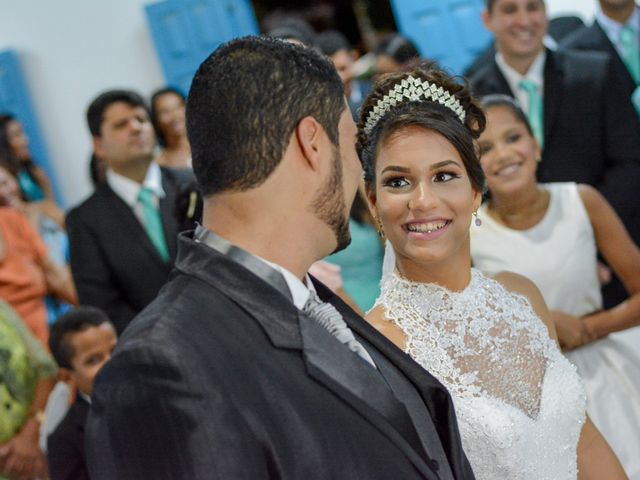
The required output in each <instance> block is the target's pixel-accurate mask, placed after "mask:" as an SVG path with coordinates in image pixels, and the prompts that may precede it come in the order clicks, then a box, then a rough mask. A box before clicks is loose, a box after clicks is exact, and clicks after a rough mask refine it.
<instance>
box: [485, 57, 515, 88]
mask: <svg viewBox="0 0 640 480" xmlns="http://www.w3.org/2000/svg"><path fill="white" fill-rule="evenodd" d="M491 69H492V75H488V76H487V85H486V89H485V94H487V93H501V94H503V95H509V96H510V97H515V92H513V91H512V90H511V87H510V86H509V82H507V79H506V78H504V75H503V74H502V71H501V70H500V67H498V64H497V63H496V61H495V59H494V60H493V61H492V62H491Z"/></svg>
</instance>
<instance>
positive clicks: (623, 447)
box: [471, 95, 640, 478]
mask: <svg viewBox="0 0 640 480" xmlns="http://www.w3.org/2000/svg"><path fill="white" fill-rule="evenodd" d="M483 103H484V109H485V112H486V114H487V128H486V129H485V131H484V132H483V134H482V135H481V136H480V139H479V147H480V152H481V163H482V168H483V170H484V172H485V175H486V178H487V183H488V185H489V191H490V194H491V196H490V199H489V200H488V201H487V202H485V203H484V204H483V205H482V207H481V208H480V210H479V211H478V218H479V219H480V220H481V225H479V226H478V225H473V226H472V229H471V232H472V235H471V254H472V258H473V262H474V265H475V266H476V267H477V268H480V269H482V270H488V271H500V270H510V271H512V272H516V273H519V274H521V275H524V276H526V277H527V278H529V279H531V280H533V282H534V283H535V284H536V285H537V286H538V288H539V289H540V291H541V292H542V296H543V297H544V300H545V302H546V304H547V306H548V307H549V309H550V310H551V318H552V319H553V321H554V323H555V325H556V329H557V331H558V336H559V340H560V344H561V345H562V346H563V347H564V349H565V351H566V350H571V351H568V352H566V355H567V356H568V357H569V360H571V362H572V363H574V364H575V365H576V367H578V372H579V373H580V375H581V376H582V379H583V382H584V384H585V386H586V389H587V397H588V407H587V411H588V413H589V416H590V417H591V418H592V420H593V422H594V424H595V425H596V427H598V429H599V430H600V431H601V432H602V434H603V436H604V437H605V438H606V439H607V441H608V442H609V444H610V445H611V447H612V448H613V450H614V451H615V453H616V454H617V456H618V458H619V459H620V461H621V462H622V464H623V466H624V467H625V470H626V472H627V474H628V475H629V477H630V478H640V457H639V456H638V452H640V354H638V345H639V344H640V329H638V328H634V329H632V330H627V329H629V328H630V327H634V326H637V325H640V275H638V273H639V272H640V250H639V249H638V247H637V246H636V245H635V244H634V243H633V241H632V240H631V238H630V237H629V234H628V233H627V231H626V230H625V228H624V225H623V224H622V222H621V221H620V218H619V217H618V216H617V215H616V213H615V212H614V210H613V209H612V208H611V206H610V205H609V204H608V203H607V201H606V200H605V199H604V198H603V197H602V195H601V194H600V193H598V191H597V190H596V189H594V188H593V187H591V186H589V185H579V184H575V183H546V184H541V183H537V181H536V168H537V160H538V159H539V158H540V148H539V146H538V143H537V142H536V140H535V138H534V137H533V134H532V130H531V128H530V126H529V124H528V122H527V118H526V116H525V115H524V113H523V112H522V110H521V109H520V108H519V106H518V105H517V104H516V103H515V101H514V100H513V99H512V98H511V97H508V96H505V95H490V96H487V97H485V99H484V101H483ZM479 223H480V222H479ZM598 251H600V252H601V254H602V255H603V257H604V258H605V260H606V261H607V263H608V264H609V265H611V267H612V268H613V269H614V271H615V272H616V274H617V275H618V276H619V277H620V278H621V279H622V280H623V282H624V284H625V286H626V287H627V289H628V292H629V294H630V297H629V299H628V300H626V301H624V302H622V303H620V304H619V305H617V306H616V307H615V308H612V309H608V310H603V309H602V297H601V294H600V285H599V282H598V276H597V271H596V259H597V257H596V255H597V252H598ZM613 332H620V333H616V334H614V335H609V334H611V333H613Z"/></svg>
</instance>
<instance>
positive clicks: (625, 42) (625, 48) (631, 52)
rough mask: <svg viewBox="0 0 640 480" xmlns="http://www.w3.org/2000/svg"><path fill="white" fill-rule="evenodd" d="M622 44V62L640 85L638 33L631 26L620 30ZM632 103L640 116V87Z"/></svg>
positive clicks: (635, 92)
mask: <svg viewBox="0 0 640 480" xmlns="http://www.w3.org/2000/svg"><path fill="white" fill-rule="evenodd" d="M620 44H621V45H622V61H623V62H624V64H625V65H626V67H627V70H629V74H630V75H631V78H633V81H634V82H635V83H636V85H637V84H638V83H640V48H638V38H637V37H636V32H635V30H634V29H633V27H632V26H631V25H625V26H624V27H622V30H620ZM631 103H633V106H634V107H635V109H636V112H638V114H639V115H640V87H636V89H635V91H634V92H633V94H632V95H631Z"/></svg>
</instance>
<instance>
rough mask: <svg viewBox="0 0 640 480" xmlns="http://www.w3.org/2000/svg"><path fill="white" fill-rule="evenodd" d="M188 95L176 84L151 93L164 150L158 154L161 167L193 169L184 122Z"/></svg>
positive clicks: (157, 136)
mask: <svg viewBox="0 0 640 480" xmlns="http://www.w3.org/2000/svg"><path fill="white" fill-rule="evenodd" d="M184 113H185V98H184V95H182V93H181V92H180V91H179V90H178V89H176V88H173V87H167V88H163V89H161V90H158V91H156V92H155V93H154V94H153V95H152V96H151V122H152V123H153V128H154V129H155V131H156V138H157V139H158V143H159V144H160V147H162V150H161V151H160V154H159V155H158V156H156V162H157V163H158V165H160V166H161V167H169V168H191V147H190V146H189V139H188V138H187V128H186V125H185V116H184Z"/></svg>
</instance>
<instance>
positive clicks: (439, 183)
mask: <svg viewBox="0 0 640 480" xmlns="http://www.w3.org/2000/svg"><path fill="white" fill-rule="evenodd" d="M375 170H376V171H375V179H376V180H375V185H374V186H373V189H372V190H371V191H370V192H369V196H368V198H369V201H370V203H371V205H372V206H373V207H374V208H375V212H376V215H377V216H378V218H379V219H380V221H381V223H382V227H383V229H384V234H385V236H386V237H387V239H388V240H389V241H390V242H391V244H392V245H393V247H394V250H395V252H396V256H397V261H398V266H399V267H400V266H401V264H403V263H407V261H408V264H407V265H405V267H409V266H410V265H409V264H414V263H418V264H421V265H422V264H427V263H433V262H437V263H440V262H442V261H446V260H448V259H450V258H452V257H456V256H458V255H463V256H465V257H468V256H469V225H470V223H471V215H472V213H473V211H474V210H475V209H476V208H478V206H479V205H480V201H481V195H480V193H479V192H477V191H475V190H474V189H473V188H472V186H471V182H470V180H469V175H468V174H467V171H466V169H465V166H464V162H463V160H462V158H461V157H460V154H459V153H458V151H457V150H456V149H455V147H454V146H453V145H452V144H451V143H449V141H448V140H446V139H445V138H444V137H443V136H442V135H440V134H439V133H437V132H434V131H432V130H426V129H424V128H420V127H415V126H414V127H407V128H404V129H402V130H400V131H398V132H395V133H393V134H392V135H391V136H390V137H389V138H388V139H387V140H386V141H385V142H384V143H383V144H382V145H381V147H380V149H379V151H378V156H377V159H376V167H375Z"/></svg>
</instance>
